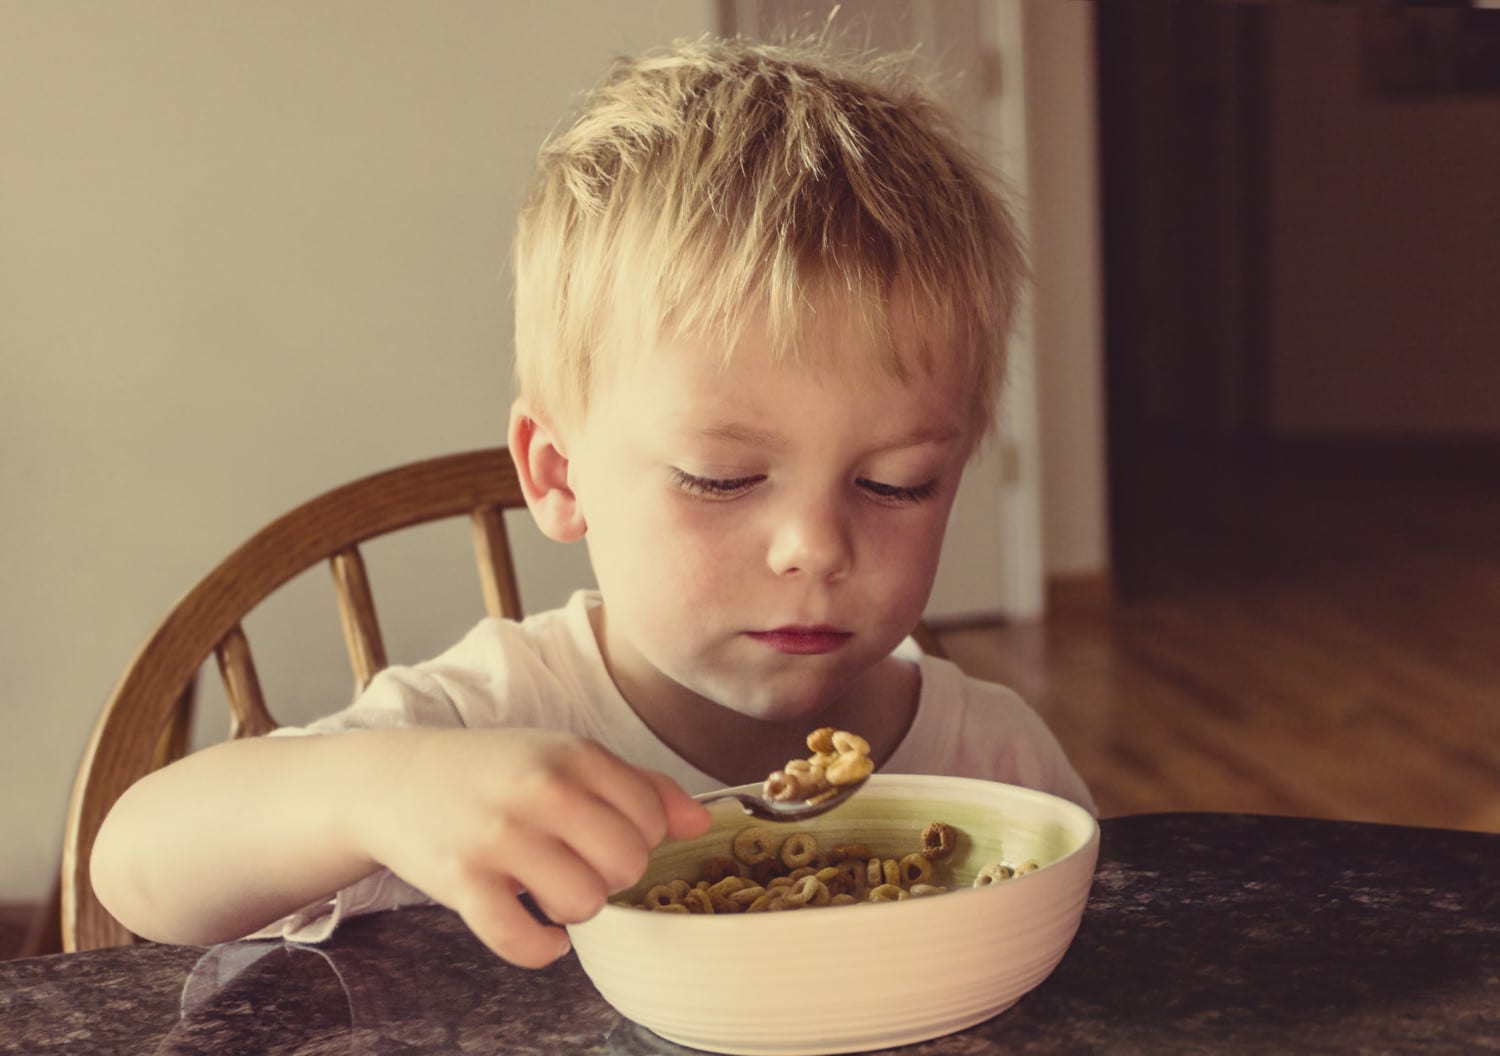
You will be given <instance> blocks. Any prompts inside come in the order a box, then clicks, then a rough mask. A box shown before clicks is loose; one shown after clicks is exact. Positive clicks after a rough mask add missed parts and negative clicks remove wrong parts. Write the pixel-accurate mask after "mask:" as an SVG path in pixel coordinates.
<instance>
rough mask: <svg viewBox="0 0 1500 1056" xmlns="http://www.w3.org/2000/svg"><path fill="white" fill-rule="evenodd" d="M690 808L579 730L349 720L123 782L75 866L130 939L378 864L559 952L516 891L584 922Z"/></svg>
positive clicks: (698, 819)
mask: <svg viewBox="0 0 1500 1056" xmlns="http://www.w3.org/2000/svg"><path fill="white" fill-rule="evenodd" d="M707 824H708V817H707V812H706V811H705V810H704V809H703V808H702V807H701V806H700V805H698V804H697V803H695V802H694V801H692V800H691V799H690V798H689V797H687V795H686V794H685V793H683V792H682V790H681V789H679V788H678V787H677V786H676V785H675V784H674V783H673V782H671V781H670V780H668V779H667V778H665V777H663V776H661V775H658V774H653V773H651V772H648V771H642V770H638V769H636V768H635V767H632V766H630V765H628V764H626V763H624V762H623V761H621V760H620V759H618V758H617V757H616V756H614V755H612V754H610V753H609V752H607V751H606V750H605V749H603V748H601V747H600V746H598V745H597V744H594V743H593V742H590V741H585V740H581V739H578V738H575V737H571V736H569V735H565V734H560V733H556V732H550V731H541V730H523V729H497V730H432V729H400V730H376V731H361V732H357V733H348V734H335V735H328V736H312V737H269V738H255V739H251V740H243V741H232V742H228V743H225V744H220V745H216V746H214V747H212V748H208V749H204V750H203V751H201V752H197V753H194V754H192V755H189V756H187V757H186V758H184V759H182V760H180V761H178V762H176V763H174V764H172V765H171V766H169V767H166V768H165V769H162V770H159V771H157V772H156V773H154V774H151V775H150V776H148V777H146V778H144V779H142V780H141V781H140V782H138V783H137V784H135V785H134V786H132V787H131V788H130V789H129V790H128V791H127V792H126V793H125V795H124V796H123V797H121V799H120V801H119V802H118V803H117V804H116V805H115V807H114V809H113V810H112V811H111V812H110V814H109V816H108V817H107V818H106V819H105V823H104V826H103V828H102V829H101V830H100V832H99V837H98V839H97V840H96V841H95V844H94V851H93V858H92V862H91V869H92V873H93V878H94V887H95V890H96V891H97V892H98V895H99V898H100V901H101V902H103V903H104V905H105V907H106V908H107V909H108V910H109V911H110V912H111V913H113V914H114V915H115V916H116V917H117V918H118V919H119V920H120V921H121V923H123V924H125V926H126V927H128V928H130V929H131V930H132V931H134V932H136V933H137V934H139V935H142V936H144V937H146V938H151V939H157V940H160V941H168V942H185V943H212V942H220V941H226V940H229V939H234V938H238V937H240V936H243V935H247V934H249V933H251V932H253V931H255V930H257V929H259V928H261V927H264V926H265V925H266V924H268V923H270V922H272V921H274V920H277V919H279V918H281V917H283V916H285V915H287V914H288V913H290V912H293V911H294V910H297V909H299V908H301V907H303V906H305V905H307V904H308V903H310V902H313V901H315V900H316V899H318V898H321V897H326V896H328V895H330V894H331V893H333V892H335V891H337V890H338V889H339V888H341V887H344V886H347V885H348V884H350V883H353V882H354V881H356V880H358V879H360V878H361V877H363V876H366V875H368V874H369V873H371V872H373V871H374V870H376V869H378V868H381V867H386V868H389V869H391V870H392V871H393V872H395V873H396V874H397V875H398V876H400V877H401V878H402V879H403V880H405V881H407V882H408V883H410V884H412V885H413V886H415V887H417V888H418V889H420V890H422V891H423V892H424V893H426V894H427V895H428V896H429V897H431V898H433V899H434V900H436V901H438V902H441V903H443V904H445V905H447V906H449V907H451V908H453V909H455V910H457V911H458V912H459V913H460V914H461V915H462V916H463V917H464V919H465V920H466V921H467V922H468V924H469V926H470V927H471V928H472V929H473V930H474V932H475V933H476V934H477V935H478V936H479V938H480V939H481V940H483V941H484V942H485V943H486V944H487V945H489V946H490V947H491V948H492V949H493V950H495V952H496V953H498V954H500V955H501V956H502V957H505V958H506V959H508V960H511V961H513V962H515V963H517V964H522V965H530V966H537V965H541V964H545V963H547V962H549V961H551V960H553V959H555V958H556V957H558V956H560V955H561V954H562V953H564V952H566V950H567V940H566V937H565V936H564V935H563V934H562V933H561V932H560V931H559V930H558V929H555V928H547V927H544V926H542V925H540V924H538V923H537V922H536V921H535V920H533V919H532V917H531V916H530V915H529V914H528V913H527V912H526V910H525V909H524V907H522V906H521V904H520V903H519V902H518V901H517V899H516V897H515V896H516V893H517V892H518V891H519V890H521V889H523V888H524V889H526V890H529V891H530V892H532V895H533V897H534V898H535V899H536V901H537V903H538V905H540V906H541V908H542V910H543V911H544V912H545V913H546V914H547V915H548V916H549V917H551V919H553V920H555V921H558V922H559V923H573V922H576V921H581V920H586V919H588V918H589V917H591V916H593V914H594V913H596V912H598V910H599V907H600V906H602V905H603V903H604V900H605V898H606V896H607V895H608V894H609V892H611V891H614V890H618V889H619V888H622V887H625V886H628V885H629V884H631V883H634V882H635V881H636V880H637V879H639V877H640V876H641V874H642V872H643V871H644V869H645V865H646V860H647V857H648V856H649V854H650V851H651V849H652V848H654V847H655V846H656V845H657V844H658V843H659V842H660V841H661V840H662V839H663V838H665V837H666V836H668V835H673V836H678V837H688V836H692V835H696V834H697V833H699V832H701V831H703V830H704V829H705V828H706V827H707Z"/></svg>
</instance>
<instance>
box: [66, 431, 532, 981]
mask: <svg viewBox="0 0 1500 1056" xmlns="http://www.w3.org/2000/svg"><path fill="white" fill-rule="evenodd" d="M524 505H525V500H524V499H523V497H522V495H521V488H520V484H519V483H518V482H517V479H516V470H515V466H514V464H513V463H512V462H511V458H510V453H509V452H508V451H507V450H506V449H505V448H490V449H487V450H482V451H473V452H469V453H466V454H458V455H449V456H446V457H443V458H434V459H429V460H427V461H424V462H416V463H413V464H411V465H406V466H401V467H399V468H397V469H392V470H388V471H386V472H384V473H377V474H375V475H373V476H369V477H365V478H363V479H361V480H357V481H354V482H353V483H350V484H346V485H344V486H342V487H339V488H336V489H334V490H333V491H330V492H328V493H326V494H324V495H322V496H320V497H318V498H316V499H313V500H312V501H311V502H308V503H305V504H304V505H302V506H299V507H297V508H296V509H294V510H292V511H291V512H290V513H287V514H286V515H284V516H282V517H280V518H278V519H277V520H275V521H273V522H272V523H271V524H269V525H267V526H266V527H265V528H263V529H262V530H261V531H259V532H257V533H256V534H255V535H254V536H252V537H251V538H250V539H249V540H248V541H247V542H245V544H244V545H243V546H241V547H240V548H239V549H238V550H236V551H235V552H234V553H232V554H230V555H229V557H228V558H226V559H225V560H224V561H223V562H222V563H221V564H220V565H219V566H218V567H217V568H215V569H214V570H213V571H212V572H210V573H209V574H208V575H207V576H206V577H204V578H203V579H202V580H201V581H200V582H199V583H198V585H197V586H195V587H193V588H192V590H190V591H189V592H188V593H187V594H186V595H185V596H184V597H183V598H182V600H181V601H179V602H178V603H177V604H176V606H175V607H174V608H173V609H172V611H171V612H170V613H169V614H168V615H167V617H166V619H165V620H163V621H162V623H161V625H160V626H159V627H157V629H156V631H155V633H153V634H152V635H151V637H150V638H149V639H148V640H147V641H146V644H145V645H144V646H143V647H142V649H141V650H140V652H139V653H138V654H137V655H136V657H135V659H134V660H132V661H131V663H130V665H129V667H127V668H126V670H125V673H124V675H123V676H122V677H121V679H120V682H119V684H118V685H117V686H116V687H115V690H114V692H113V694H111V696H110V698H109V700H108V702H107V703H106V704H105V705H104V710H103V711H102V712H101V714H100V716H99V718H98V720H97V721H96V723H95V725H94V731H93V734H92V736H91V737H90V739H89V743H88V748H87V749H86V750H85V753H84V757H83V762H82V764H81V765H80V767H79V770H78V776H77V778H76V780H75V782H74V786H73V795H72V801H71V803H70V805H69V808H68V820H67V832H66V835H65V837H64V842H63V860H62V876H61V879H60V881H59V884H60V899H59V901H60V916H61V924H60V926H61V932H62V935H61V940H62V941H61V945H62V948H63V949H64V950H67V951H72V950H85V949H94V948H97V947H101V946H118V945H123V944H126V943H130V942H134V941H135V939H136V937H135V936H134V935H132V934H131V933H130V932H129V931H128V930H126V929H125V928H124V927H123V926H122V925H121V924H120V923H119V922H118V921H116V920H115V919H114V918H113V917H112V916H110V915H109V913H108V912H107V911H106V910H105V909H104V907H103V906H101V905H100V904H99V901H98V899H96V898H95V897H94V889H93V886H92V884H91V883H90V882H89V854H90V852H91V850H92V849H93V846H94V838H95V836H97V835H98V832H99V826H100V825H101V824H102V823H103V821H104V816H105V815H106V814H107V813H108V812H109V809H110V807H112V806H113V805H114V803H115V801H116V800H117V799H119V797H120V796H121V795H122V794H123V793H124V791H125V790H126V789H127V788H129V787H130V785H131V784H133V783H134V782H135V781H137V780H139V779H140V778H142V777H144V776H146V775H147V774H148V773H150V772H152V771H153V770H156V769H158V768H160V767H161V766H164V765H165V764H166V763H167V762H170V761H171V760H172V759H175V758H179V757H180V756H181V755H182V754H183V752H184V751H186V748H187V735H186V733H187V717H188V709H189V707H190V704H191V687H192V686H193V684H194V681H195V679H196V676H197V673H198V671H199V669H200V668H201V667H202V665H203V664H204V663H205V661H206V660H207V659H208V656H209V654H210V653H212V654H214V655H215V656H216V657H217V658H218V666H219V671H220V673H221V675H222V676H223V680H224V688H225V692H226V695H227V697H228V700H229V709H230V712H231V718H230V736H231V737H252V736H257V735H259V734H263V733H266V732H268V731H270V730H272V729H274V728H275V727H276V720H275V719H274V718H273V717H272V715H271V713H270V711H269V710H267V708H266V704H265V700H264V699H263V697H262V695H261V689H260V681H259V679H258V678H257V676H256V672H255V663H254V660H253V658H252V656H251V652H250V645H249V642H248V641H247V640H246V638H245V633H244V630H243V629H242V626H241V621H242V620H243V619H244V617H245V616H246V615H247V614H248V613H249V612H250V611H251V610H252V609H254V608H255V607H256V606H257V605H259V604H260V603H261V602H262V601H264V600H265V599H266V598H267V597H268V596H269V595H270V594H271V593H272V592H273V591H275V590H276V589H277V588H278V587H280V586H282V585H283V584H285V583H286V582H287V581H289V580H290V579H292V578H293V577H295V576H296V575H298V574H299V573H301V572H303V571H305V570H307V569H309V568H311V567H313V566H314V565H317V564H320V563H321V562H323V561H327V562H329V565H330V568H331V570H332V572H333V580H334V586H335V588H336V590H337V592H338V602H339V611H340V614H341V616H342V620H343V625H344V640H345V643H346V645H347V646H348V652H349V661H350V664H351V665H352V667H353V669H354V675H355V679H356V680H357V681H358V683H359V684H360V685H361V686H364V685H366V684H368V683H369V681H370V679H371V678H373V677H374V676H375V674H376V673H377V672H378V671H380V670H381V668H383V667H385V666H386V658H385V646H384V643H383V642H382V640H381V636H380V624H379V621H378V619H377V617H376V612H375V603H374V600H373V597H372V594H371V591H370V583H369V579H368V577H367V576H366V573H365V564H364V560H363V559H362V558H361V556H360V551H359V547H360V544H362V543H365V542H367V541H368V540H370V539H373V538H375V537H376V536H381V535H385V534H387V533H390V532H394V531H397V530H399V529H402V528H408V527H412V526H415V525H418V524H424V523H427V522H430V521H436V520H442V519H445V518H449V517H458V516H463V515H468V516H469V517H470V519H471V520H472V522H473V529H474V547H475V551H476V554H477V557H478V561H479V583H480V587H481V590H482V593H483V595H484V604H485V608H486V609H487V610H488V612H489V613H490V614H491V615H496V616H508V617H513V618H514V617H518V616H520V615H521V604H520V598H519V594H518V592H517V589H516V577H515V568H514V564H513V562H512V559H511V554H510V546H509V542H508V539H507V536H506V531H505V524H504V521H503V514H504V511H506V510H509V509H515V508H518V507H522V506H524Z"/></svg>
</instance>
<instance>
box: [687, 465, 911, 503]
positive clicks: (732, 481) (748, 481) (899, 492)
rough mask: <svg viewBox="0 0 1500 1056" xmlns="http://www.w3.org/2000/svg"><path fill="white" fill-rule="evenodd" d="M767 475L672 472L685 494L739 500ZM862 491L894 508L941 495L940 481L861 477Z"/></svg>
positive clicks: (859, 482) (859, 481)
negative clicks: (904, 482) (907, 481)
mask: <svg viewBox="0 0 1500 1056" xmlns="http://www.w3.org/2000/svg"><path fill="white" fill-rule="evenodd" d="M765 479H766V478H765V476H764V475H754V476H748V477H727V478H721V477H700V476H697V475H695V474H692V473H688V472H685V471H683V470H681V469H677V468H675V467H674V468H673V469H672V483H673V484H675V485H676V486H677V487H678V488H681V489H682V490H683V491H686V492H688V493H689V494H692V495H700V496H703V497H704V498H710V499H731V498H737V497H738V496H740V495H741V494H743V493H744V492H746V491H747V490H749V489H750V488H752V487H754V486H755V485H756V484H759V483H760V482H761V481H763V480H765ZM855 483H856V484H858V485H859V486H860V487H861V488H863V489H864V490H865V491H867V492H869V493H870V494H871V495H873V496H875V498H877V499H880V500H882V501H884V502H888V503H891V504H893V505H907V504H912V505H915V504H916V503H919V502H925V501H926V500H927V499H930V498H932V496H933V495H934V494H936V493H937V489H938V482H937V480H935V479H934V480H929V481H927V482H926V483H925V484H917V485H915V486H914V487H901V486H900V485H896V484H882V483H881V482H880V481H878V480H869V479H867V478H864V477H861V478H859V479H858V480H857V481H855Z"/></svg>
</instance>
